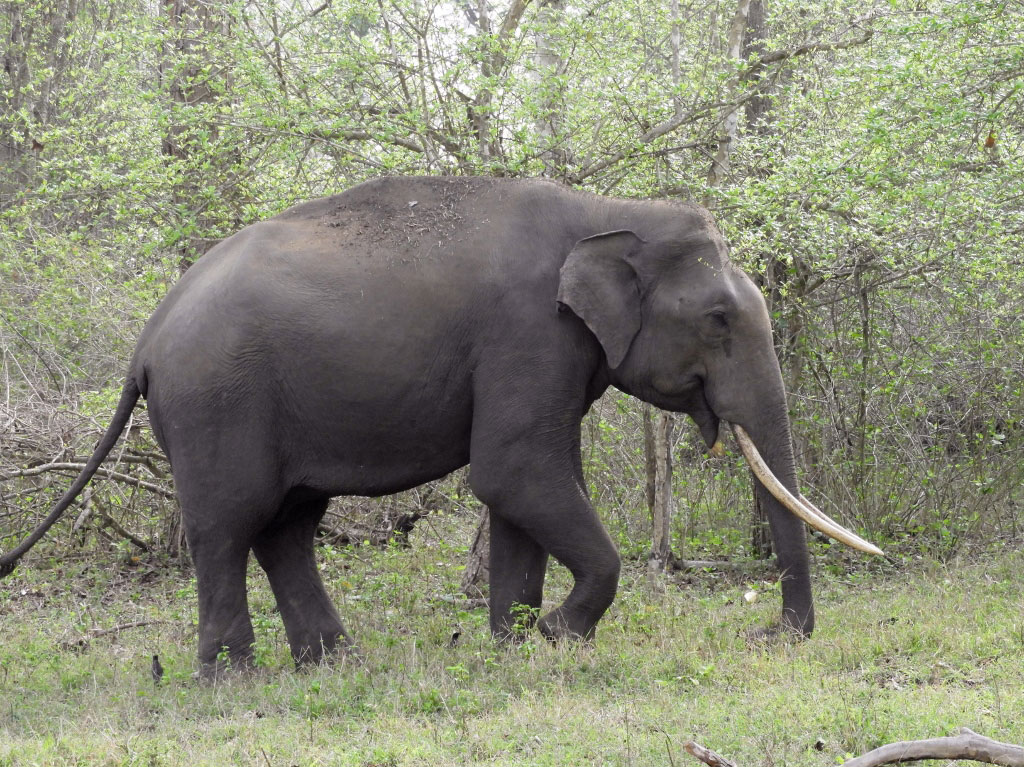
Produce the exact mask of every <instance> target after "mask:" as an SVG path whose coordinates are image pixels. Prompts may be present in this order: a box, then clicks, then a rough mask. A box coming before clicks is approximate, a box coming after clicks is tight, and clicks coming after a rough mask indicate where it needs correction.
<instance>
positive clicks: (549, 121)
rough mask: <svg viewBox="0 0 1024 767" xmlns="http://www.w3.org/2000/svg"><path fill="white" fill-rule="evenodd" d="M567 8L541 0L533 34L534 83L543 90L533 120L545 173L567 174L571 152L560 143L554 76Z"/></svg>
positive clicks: (558, 71)
mask: <svg viewBox="0 0 1024 767" xmlns="http://www.w3.org/2000/svg"><path fill="white" fill-rule="evenodd" d="M564 7H565V0H540V2H539V3H538V7H537V21H536V24H537V31H536V34H535V36H534V45H535V52H534V57H533V58H534V64H535V66H536V75H535V84H536V86H537V88H538V90H539V91H540V92H541V98H540V106H539V111H538V114H537V118H536V121H535V123H534V132H535V133H536V135H537V144H538V146H539V148H540V157H541V159H542V160H543V161H544V175H545V176H558V175H562V174H563V173H564V169H565V166H566V165H567V163H568V162H569V152H568V151H567V149H566V148H565V147H564V146H561V147H560V146H558V142H559V138H560V134H561V128H562V110H561V107H560V105H559V99H558V94H557V93H556V91H555V78H556V77H558V75H560V74H561V73H562V67H563V62H562V57H561V56H560V55H559V53H558V50H557V49H556V48H555V43H554V31H555V30H556V29H558V24H559V22H560V20H561V17H562V11H563V9H564Z"/></svg>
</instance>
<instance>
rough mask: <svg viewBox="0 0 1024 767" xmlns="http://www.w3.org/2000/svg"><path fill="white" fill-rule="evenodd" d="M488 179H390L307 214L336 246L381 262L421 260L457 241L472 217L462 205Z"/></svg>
mask: <svg viewBox="0 0 1024 767" xmlns="http://www.w3.org/2000/svg"><path fill="white" fill-rule="evenodd" d="M487 182H488V180H487V179H478V178H389V179H379V180H377V181H372V182H368V183H366V184H361V185H359V186H357V187H354V188H353V189H350V190H349V191H347V192H345V193H343V194H339V195H335V196H334V197H329V198H325V199H324V200H322V201H318V202H320V203H321V205H320V206H319V208H318V209H317V210H315V211H313V210H310V211H309V213H314V214H315V215H313V216H310V217H311V218H315V220H316V221H317V223H318V224H320V225H321V226H324V227H327V228H329V229H331V230H333V232H334V236H335V237H336V238H337V240H338V241H339V242H338V244H339V245H353V244H356V243H357V242H358V243H359V244H361V245H362V246H363V247H364V248H365V246H367V245H370V246H373V247H370V248H369V250H370V251H372V252H374V253H376V254H379V255H380V256H381V257H387V258H394V257H400V258H403V259H407V258H415V257H422V256H425V255H427V254H429V253H431V252H434V251H436V250H439V249H440V250H443V249H444V248H445V246H446V245H447V244H448V243H450V242H452V241H453V240H455V239H457V238H458V237H459V236H460V233H461V232H462V230H463V229H464V228H465V226H466V222H467V221H471V220H472V219H471V217H470V216H469V215H467V211H466V201H467V200H468V199H470V198H472V197H474V196H475V195H478V194H479V193H481V192H483V191H484V187H485V186H487V185H488V183H487Z"/></svg>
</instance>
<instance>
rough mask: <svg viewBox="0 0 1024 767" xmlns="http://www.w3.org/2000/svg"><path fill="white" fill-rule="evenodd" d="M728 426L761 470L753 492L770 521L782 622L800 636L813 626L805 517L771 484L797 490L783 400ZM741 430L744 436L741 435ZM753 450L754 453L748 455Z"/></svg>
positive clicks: (756, 474)
mask: <svg viewBox="0 0 1024 767" xmlns="http://www.w3.org/2000/svg"><path fill="white" fill-rule="evenodd" d="M733 428H734V430H735V432H736V435H737V440H738V441H739V443H740V446H741V449H742V450H743V453H744V456H745V457H746V458H747V461H748V463H750V464H751V466H752V467H753V466H754V465H755V464H758V469H760V468H762V467H763V468H764V469H765V471H763V472H760V474H759V473H758V470H757V469H755V472H754V473H755V476H756V477H757V478H758V482H757V483H756V493H757V497H758V501H759V503H760V505H761V508H762V509H763V510H764V512H765V514H766V516H767V517H768V522H769V524H770V526H771V533H772V542H773V545H774V549H775V555H776V559H777V564H778V567H779V572H780V573H781V580H782V624H783V626H784V627H786V628H788V629H791V630H793V631H796V632H797V633H799V634H801V635H803V636H810V634H811V631H812V630H813V629H814V603H813V600H812V597H811V574H810V555H809V553H808V550H807V539H806V531H805V528H804V521H803V519H802V518H801V517H799V516H797V515H796V514H795V513H793V512H791V510H790V509H789V508H788V507H787V506H786V505H784V504H783V503H782V502H781V501H780V500H779V499H778V498H777V497H776V495H775V494H774V493H773V492H772V490H771V489H770V488H775V489H776V490H777V489H778V488H780V487H781V488H783V489H784V490H785V491H786V492H788V493H789V494H790V495H792V496H796V495H798V493H799V490H798V488H797V484H796V461H795V459H794V457H793V443H792V439H791V437H790V429H789V417H788V414H787V413H786V408H785V404H782V405H781V406H778V407H774V408H771V410H770V411H769V412H768V413H764V412H762V413H761V414H760V417H758V418H756V419H755V420H753V421H750V422H748V424H747V426H746V428H745V427H744V426H738V425H735V424H734V426H733ZM747 429H749V431H750V434H749V435H748V434H747ZM740 434H742V435H744V437H745V438H746V439H741V438H740V437H739V435H740ZM744 445H745V447H744ZM755 445H756V447H755ZM748 453H749V454H748ZM755 455H756V456H757V458H755V459H754V460H752V456H755ZM762 455H763V456H764V458H763V459H762V458H761V456H762ZM762 475H763V476H762ZM769 477H770V479H769Z"/></svg>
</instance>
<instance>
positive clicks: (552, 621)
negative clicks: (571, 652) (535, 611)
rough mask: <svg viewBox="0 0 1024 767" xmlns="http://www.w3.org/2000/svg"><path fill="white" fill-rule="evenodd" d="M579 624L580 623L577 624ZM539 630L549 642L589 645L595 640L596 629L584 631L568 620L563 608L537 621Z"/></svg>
mask: <svg viewBox="0 0 1024 767" xmlns="http://www.w3.org/2000/svg"><path fill="white" fill-rule="evenodd" d="M576 623H578V622H576ZM537 628H539V629H540V633H541V634H543V635H544V638H545V639H547V640H548V641H549V642H566V641H568V642H583V643H587V644H589V643H590V642H592V641H593V640H594V627H593V626H590V627H589V628H588V629H586V630H584V629H583V628H582V626H577V625H574V622H573V621H571V620H569V619H567V618H566V616H565V615H564V613H563V612H562V610H561V608H559V609H558V610H553V611H552V612H550V613H548V614H547V615H545V616H544V617H543V618H541V619H540V620H539V621H537Z"/></svg>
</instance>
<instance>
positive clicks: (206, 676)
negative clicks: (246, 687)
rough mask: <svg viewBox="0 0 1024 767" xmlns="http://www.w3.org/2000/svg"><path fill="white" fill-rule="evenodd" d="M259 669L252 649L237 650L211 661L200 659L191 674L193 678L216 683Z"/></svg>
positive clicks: (250, 674)
mask: <svg viewBox="0 0 1024 767" xmlns="http://www.w3.org/2000/svg"><path fill="white" fill-rule="evenodd" d="M260 672H261V669H260V668H259V667H258V666H257V665H256V660H255V658H254V657H253V654H252V650H251V649H250V650H249V651H247V652H238V653H233V654H230V655H228V656H227V657H219V658H217V659H215V660H212V661H201V662H200V666H199V671H197V672H196V673H195V674H193V675H192V678H193V679H196V680H198V681H200V682H206V683H217V682H221V681H225V680H227V679H230V678H237V677H243V676H246V677H247V676H254V675H256V674H257V673H260Z"/></svg>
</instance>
